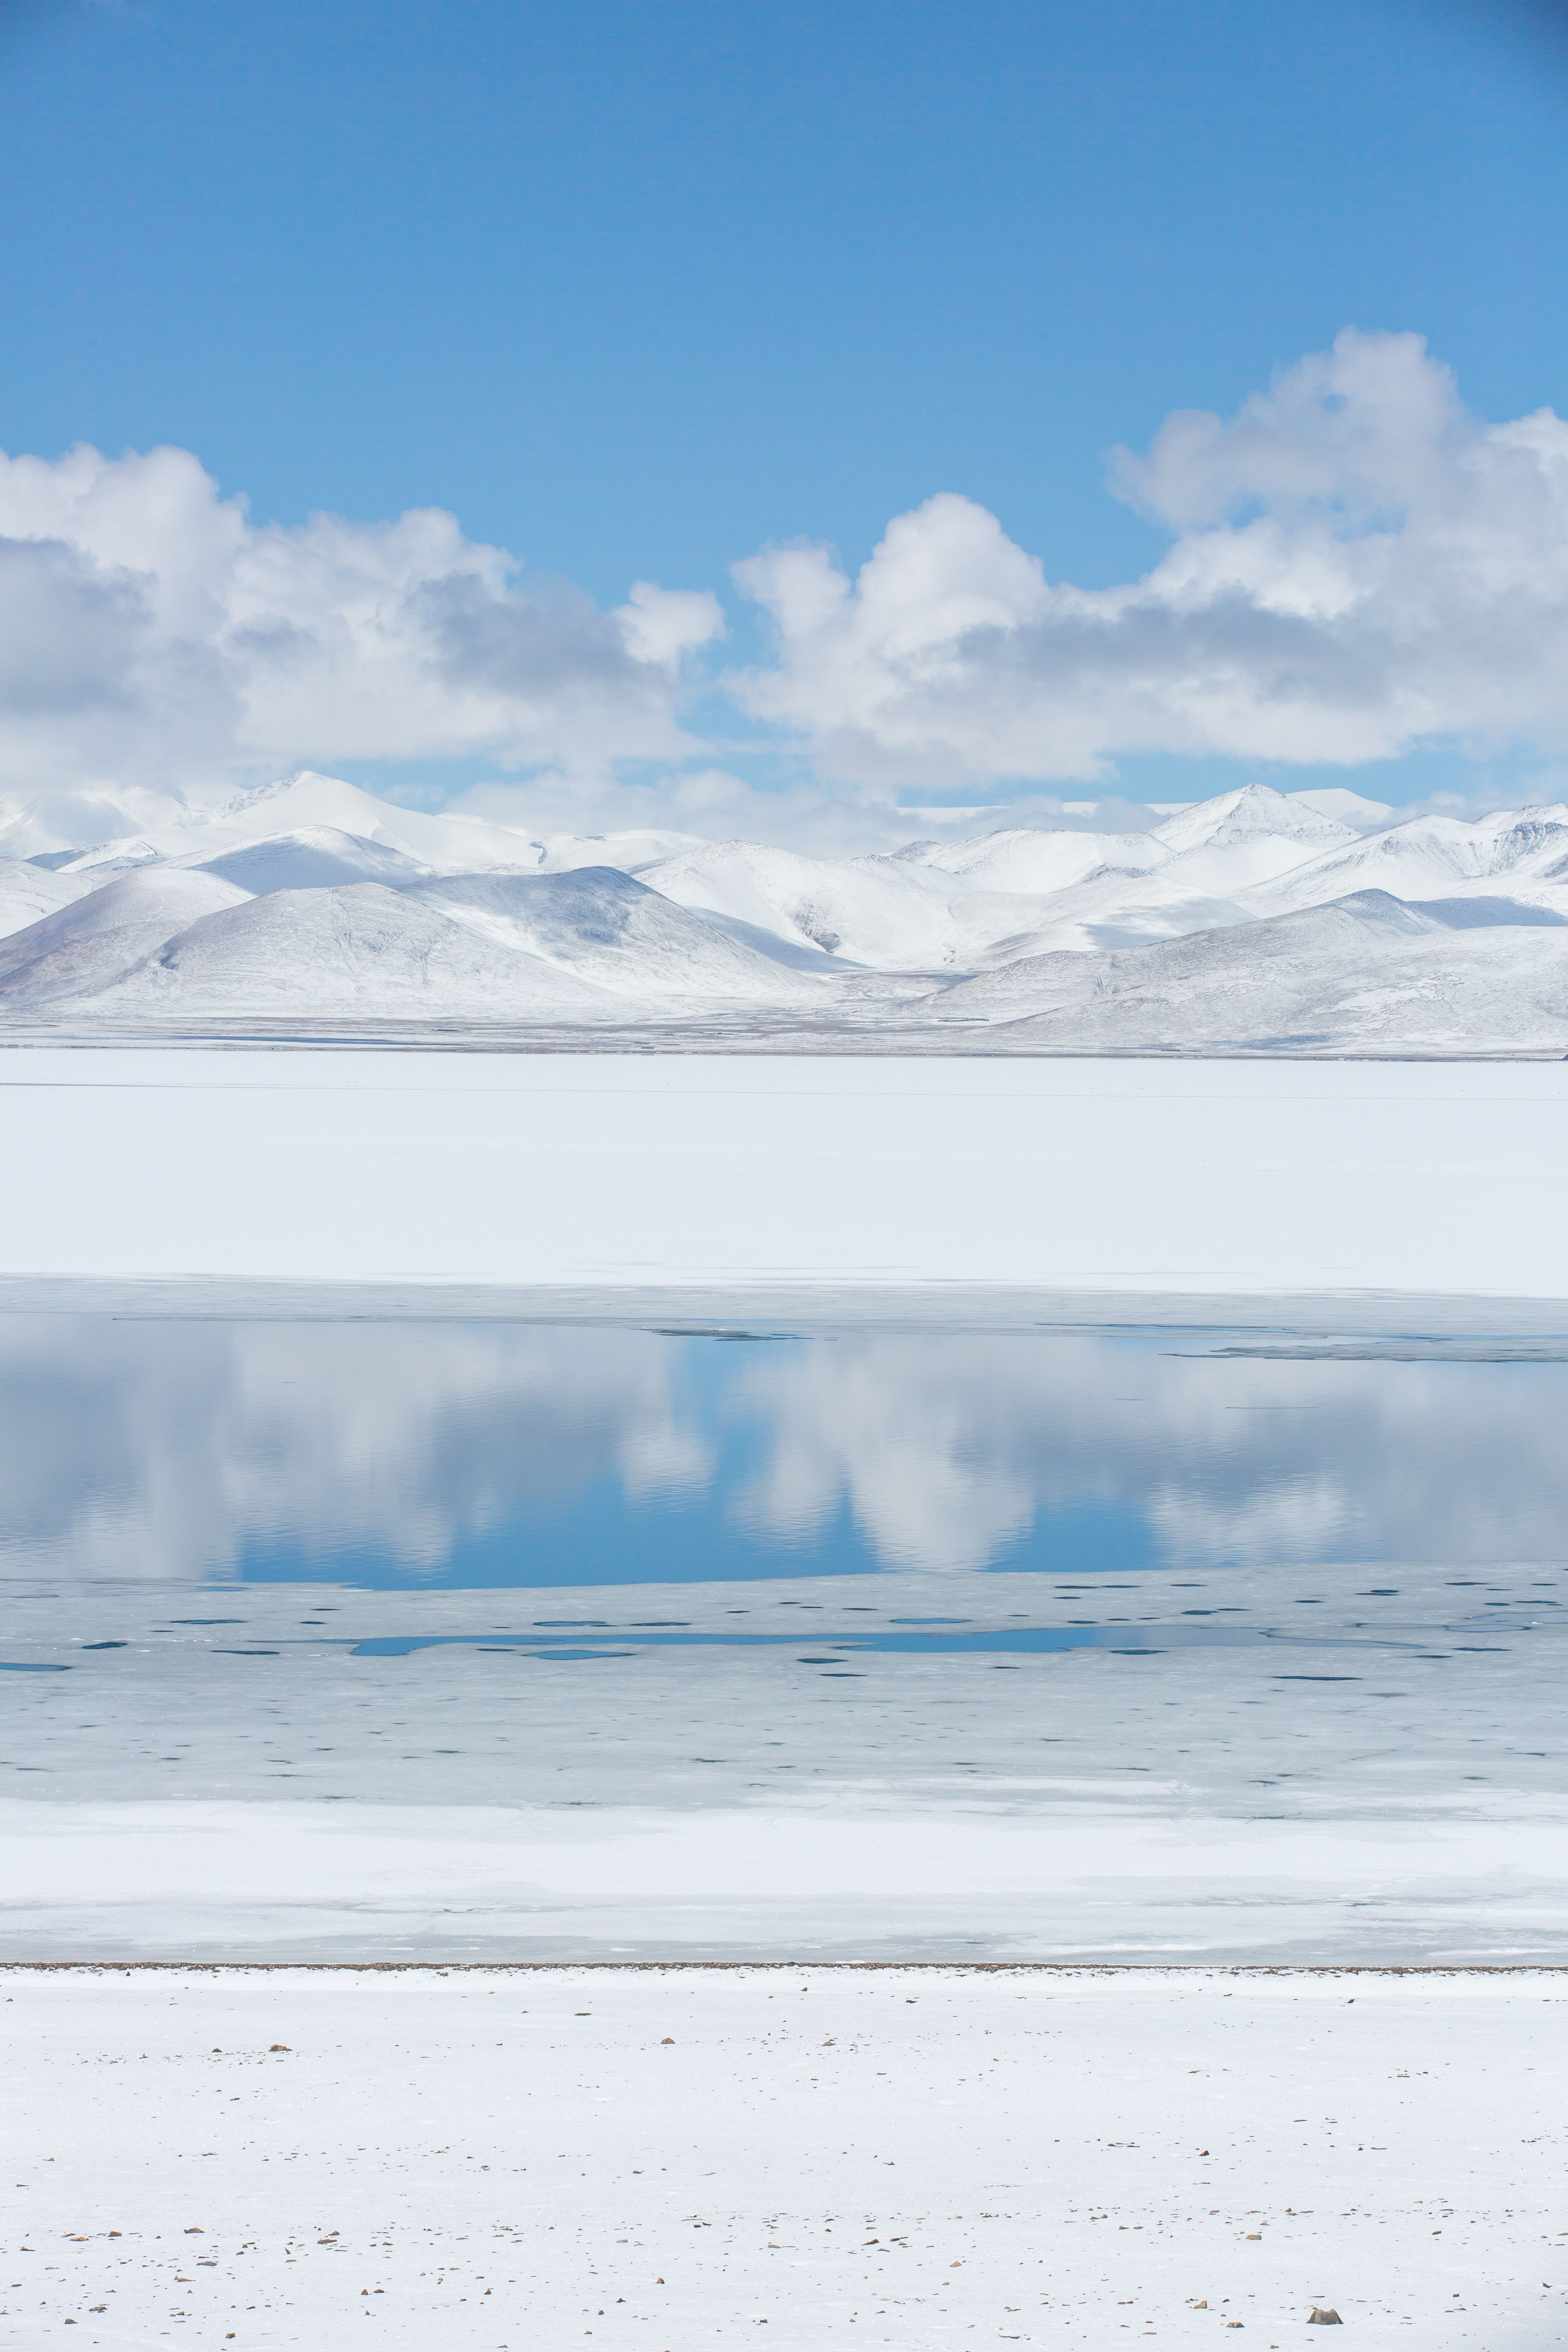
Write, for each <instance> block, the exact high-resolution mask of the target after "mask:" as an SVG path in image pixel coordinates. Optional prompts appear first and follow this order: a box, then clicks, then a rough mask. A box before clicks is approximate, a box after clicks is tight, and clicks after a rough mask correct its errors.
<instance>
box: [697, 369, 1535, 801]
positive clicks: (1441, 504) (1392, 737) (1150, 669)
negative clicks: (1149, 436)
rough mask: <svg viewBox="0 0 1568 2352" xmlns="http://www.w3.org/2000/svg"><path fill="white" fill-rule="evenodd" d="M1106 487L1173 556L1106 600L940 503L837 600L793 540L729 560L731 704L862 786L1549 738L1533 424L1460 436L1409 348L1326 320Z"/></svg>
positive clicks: (902, 527)
mask: <svg viewBox="0 0 1568 2352" xmlns="http://www.w3.org/2000/svg"><path fill="white" fill-rule="evenodd" d="M1113 481H1114V483H1115V486H1116V487H1117V488H1118V489H1119V491H1120V492H1121V495H1123V496H1125V497H1127V498H1129V499H1131V500H1132V501H1133V502H1135V503H1136V504H1137V505H1138V506H1139V507H1140V508H1141V509H1142V510H1143V511H1144V512H1145V513H1146V514H1147V515H1148V516H1149V517H1150V518H1151V519H1152V520H1155V521H1156V522H1158V523H1159V524H1161V525H1163V527H1164V528H1165V529H1167V530H1169V531H1170V533H1171V534H1172V538H1173V545H1172V546H1171V548H1170V551H1169V552H1168V553H1167V554H1166V555H1165V556H1164V558H1163V560H1162V562H1159V563H1158V564H1157V565H1156V566H1155V567H1154V569H1153V570H1152V572H1149V573H1148V574H1147V575H1146V576H1145V577H1144V578H1143V579H1142V580H1139V581H1137V582H1135V583H1131V584H1130V585H1126V586H1121V587H1115V588H1110V589H1099V590H1086V589H1080V588H1075V587H1072V586H1070V585H1067V584H1063V583H1054V582H1052V581H1049V580H1047V577H1046V574H1045V572H1044V569H1043V567H1042V565H1041V564H1040V562H1039V561H1038V560H1037V558H1036V557H1034V556H1032V555H1029V554H1026V552H1025V551H1024V550H1023V549H1021V548H1019V547H1017V546H1016V545H1015V544H1014V542H1013V541H1011V540H1010V539H1008V537H1007V536H1006V533H1005V531H1004V530H1003V529H1002V527H1001V525H1000V523H999V522H998V521H997V520H996V519H995V517H994V516H993V515H991V514H989V513H988V512H987V511H986V510H985V509H984V508H983V507H980V506H977V505H975V504H974V503H973V501H972V500H970V499H965V498H962V497H959V496H957V495H955V494H953V493H951V492H948V493H943V494H942V495H940V496H938V497H936V498H932V499H928V500H927V502H926V503H925V504H924V505H923V506H921V507H920V508H918V509H916V510H915V511H914V512H913V513H911V514H906V515H900V517H899V518H898V519H897V520H895V521H894V522H892V523H891V524H889V528H888V530H887V532H886V534H885V536H884V537H883V539H882V541H881V543H880V545H879V547H878V548H877V550H876V551H875V553H874V554H873V555H872V556H871V558H870V560H869V561H868V562H867V563H866V564H865V565H864V566H863V568H862V569H861V571H860V573H859V575H858V578H857V579H855V580H853V581H851V580H850V579H849V578H848V577H847V575H846V574H845V573H844V572H842V571H840V570H839V569H838V568H837V565H836V564H835V562H834V561H833V559H832V556H831V554H830V552H829V551H827V550H826V549H825V548H822V547H819V546H812V545H795V546H787V547H775V548H770V549H767V550H765V551H763V553H761V554H759V555H756V556H753V557H752V558H751V559H750V560H749V561H748V562H743V563H742V564H739V565H737V567H736V578H737V582H738V584H739V585H740V587H741V588H742V592H743V593H745V594H746V595H748V596H751V597H752V598H754V599H755V600H756V601H757V602H758V603H759V604H762V605H763V606H764V607H765V608H766V610H767V612H768V614H770V616H771V618H772V620H773V625H774V627H775V630H776V633H777V648H776V656H775V658H774V659H773V662H772V663H771V665H770V666H768V667H764V668H760V669H754V670H752V672H750V673H749V674H747V675H744V676H742V677H737V678H736V679H735V681H734V688H735V691H736V692H737V694H739V695H740V696H741V697H742V698H743V700H744V701H745V703H746V704H747V706H748V707H749V708H750V709H752V711H753V712H755V713H756V714H757V715H758V716H759V717H762V718H764V719H769V720H771V721H773V722H775V723H777V724H780V725H782V726H784V728H786V729H788V730H793V731H794V732H795V733H796V734H798V735H799V736H800V737H801V738H803V739H804V740H805V742H806V743H808V744H809V745H810V746H811V748H812V751H813V752H814V754H815V757H816V761H818V763H819V765H820V766H821V768H822V769H823V771H824V772H826V773H829V774H832V775H835V776H838V777H842V778H843V779H845V780H846V781H849V782H859V783H862V784H867V785H875V784H876V783H877V782H880V781H883V780H887V781H891V780H893V779H897V780H899V781H900V782H921V783H929V784H931V785H932V786H936V785H942V786H952V785H954V784H960V783H965V782H995V781H1000V780H1015V781H1018V780H1037V781H1041V782H1048V781H1052V780H1066V779H1069V778H1091V777H1096V776H1100V775H1103V774H1104V773H1106V772H1107V771H1108V768H1109V765H1110V762H1111V761H1113V760H1114V758H1115V757H1116V755H1117V754H1118V753H1122V752H1139V751H1163V752H1178V753H1180V752H1187V753H1199V754H1205V755H1214V754H1216V753H1217V754H1228V755H1232V756H1236V757H1240V758H1247V759H1268V760H1285V761H1312V762H1322V761H1328V762H1342V763H1346V764H1351V763H1354V762H1358V761H1366V760H1380V759H1386V758H1391V757H1394V756H1396V755H1397V754H1398V753H1400V752H1402V751H1406V750H1408V749H1410V748H1411V747H1412V746H1413V745H1415V744H1416V743H1418V742H1420V741H1423V740H1431V739H1435V738H1450V739H1452V738H1458V739H1459V740H1469V741H1473V742H1475V743H1477V744H1486V745H1492V746H1502V745H1507V744H1510V743H1516V742H1526V743H1531V744H1535V745H1538V746H1541V747H1543V748H1547V749H1557V748H1559V747H1561V746H1562V745H1563V744H1564V743H1565V742H1568V658H1565V656H1568V424H1564V422H1563V420H1562V419H1561V418H1560V417H1558V416H1556V415H1554V414H1553V413H1552V411H1551V410H1549V409H1543V410H1541V411H1539V412H1538V413H1537V414H1536V415H1532V416H1527V417H1524V418H1521V419H1520V420H1518V421H1517V422H1514V423H1511V424H1504V425H1488V424H1485V423H1483V422H1482V421H1481V420H1480V419H1479V418H1477V417H1475V416H1474V415H1471V414H1470V413H1469V412H1468V410H1467V409H1466V408H1465V406H1464V405H1463V404H1462V402H1461V401H1460V399H1459V397H1458V391H1457V389H1456V387H1455V383H1454V381H1453V378H1452V376H1451V374H1450V373H1449V372H1448V370H1447V369H1446V368H1445V367H1443V366H1441V365H1440V364H1439V363H1438V362H1436V361H1435V360H1434V359H1432V358H1431V357H1430V356H1429V354H1428V353H1427V352H1426V346H1425V344H1424V342H1423V341H1421V339H1420V338H1419V337H1417V336H1415V335H1388V334H1363V333H1358V332H1355V331H1350V330H1347V331H1346V332H1345V333H1343V334H1342V335H1341V336H1340V338H1339V340H1338V341H1337V342H1336V343H1335V345H1334V347H1333V350H1332V351H1331V352H1327V353H1323V354H1320V355H1318V356H1315V357H1312V358H1309V359H1305V360H1302V361H1301V362H1299V363H1298V364H1297V365H1296V366H1295V367H1293V368H1291V369H1290V370H1289V371H1288V372H1287V373H1285V374H1283V375H1282V376H1281V377H1280V378H1279V380H1278V382H1277V383H1275V384H1274V386H1273V388H1272V389H1271V390H1270V391H1269V392H1268V393H1266V394H1258V395H1257V396H1256V397H1255V398H1253V399H1251V400H1249V401H1248V402H1247V404H1246V405H1245V406H1244V407H1243V408H1242V409H1241V411H1240V412H1239V414H1238V415H1236V416H1235V417H1233V418H1231V419H1229V420H1228V421H1227V420H1225V419H1222V418H1220V417H1218V416H1215V415H1207V414H1200V413H1184V414H1182V415H1176V416H1173V417H1172V418H1171V419H1170V420H1169V421H1168V422H1167V424H1166V425H1164V427H1163V430H1162V431H1161V433H1160V434H1159V436H1157V438H1156V439H1155V441H1154V444H1153V446H1152V448H1151V450H1150V451H1149V453H1148V455H1147V456H1146V457H1132V456H1131V455H1130V454H1128V453H1127V452H1125V451H1120V452H1118V453H1117V455H1116V458H1115V461H1114V472H1113Z"/></svg>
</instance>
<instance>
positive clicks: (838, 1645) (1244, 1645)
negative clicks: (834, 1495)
mask: <svg viewBox="0 0 1568 2352" xmlns="http://www.w3.org/2000/svg"><path fill="white" fill-rule="evenodd" d="M612 1638H614V1639H615V1640H616V1642H617V1643H624V1642H625V1640H626V1633H625V1631H624V1630H622V1631H621V1632H620V1633H617V1634H616V1635H615V1636H614V1637H612ZM799 1639H800V1634H799V1633H798V1631H797V1632H795V1633H652V1634H645V1635H644V1637H643V1639H642V1640H641V1641H639V1642H638V1643H637V1644H636V1647H635V1649H633V1650H626V1649H624V1648H616V1649H614V1650H612V1649H611V1648H610V1646H609V1643H596V1644H595V1645H594V1646H592V1647H585V1646H581V1645H578V1644H570V1645H569V1644H566V1643H561V1642H552V1641H551V1640H550V1639H549V1637H548V1636H547V1635H546V1636H543V1637H542V1636H541V1635H540V1634H538V1633H517V1634H497V1633H381V1634H375V1635H374V1636H372V1637H370V1638H369V1639H367V1640H365V1641H363V1642H352V1643H343V1644H342V1646H343V1647H344V1648H346V1649H347V1650H348V1652H349V1654H350V1656H351V1657H355V1658H408V1657H412V1656H413V1655H414V1654H415V1653H416V1651H419V1650H447V1649H473V1650H485V1651H489V1652H491V1653H492V1654H502V1653H510V1654H512V1655H514V1656H517V1657H524V1658H527V1657H532V1658H550V1657H563V1656H565V1657H579V1658H588V1657H608V1656H616V1657H630V1656H634V1655H636V1654H637V1652H639V1651H647V1650H654V1649H694V1650H695V1649H723V1650H793V1649H794V1648H795V1643H797V1642H798V1641H799ZM1264 1643H1272V1644H1274V1645H1275V1646H1277V1647H1279V1648H1280V1649H1286V1650H1303V1649H1310V1650H1323V1649H1338V1650H1343V1649H1357V1650H1359V1649H1375V1650H1380V1651H1382V1650H1399V1651H1404V1650H1407V1649H1408V1648H1409V1647H1410V1644H1409V1643H1405V1642H1394V1641H1381V1640H1377V1639H1375V1638H1367V1637H1364V1636H1363V1637H1360V1638H1357V1637H1352V1636H1344V1637H1336V1636H1334V1635H1321V1636H1320V1635H1310V1634H1299V1633H1275V1632H1273V1631H1272V1629H1271V1628H1270V1627H1268V1626H1266V1625H1223V1626H1222V1625H1165V1624H1151V1625H1150V1626H1149V1627H1148V1629H1147V1631H1144V1630H1143V1629H1142V1628H1141V1627H1138V1626H1134V1625H1029V1626H1007V1627H997V1628H989V1627H987V1628H985V1629H983V1630H982V1631H981V1632H979V1633H870V1632H868V1633H855V1634H852V1635H849V1636H847V1637H846V1638H845V1639H844V1640H841V1641H835V1640H831V1639H830V1640H828V1641H827V1642H826V1643H823V1644H821V1647H822V1648H823V1649H824V1650H825V1651H826V1652H827V1653H830V1655H829V1656H817V1655H815V1654H814V1655H812V1656H810V1657H805V1656H801V1657H800V1659H799V1663H800V1664H802V1665H826V1664H837V1663H838V1662H840V1661H842V1660H844V1659H847V1658H852V1657H857V1656H904V1657H969V1656H981V1655H984V1654H990V1653H993V1652H996V1651H1004V1652H1005V1651H1015V1652H1020V1653H1024V1654H1043V1653H1049V1652H1052V1651H1058V1650H1094V1649H1100V1650H1112V1651H1115V1652H1116V1653H1117V1654H1119V1655H1121V1656H1125V1657H1142V1656H1144V1655H1145V1654H1149V1653H1150V1652H1151V1651H1152V1650H1155V1649H1158V1650H1160V1651H1164V1650H1170V1649H1184V1650H1198V1649H1205V1650H1214V1649H1251V1648H1256V1647H1259V1646H1261V1645H1262V1644H1264ZM332 1646H333V1647H334V1648H335V1647H337V1646H338V1644H337V1643H333V1644H332Z"/></svg>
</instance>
